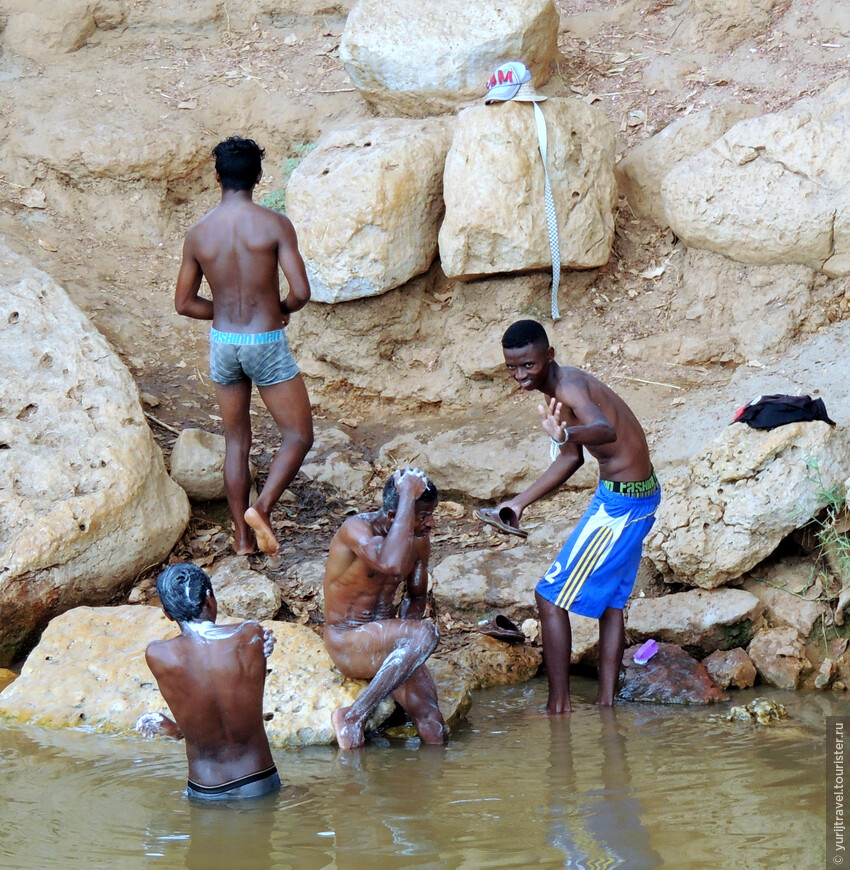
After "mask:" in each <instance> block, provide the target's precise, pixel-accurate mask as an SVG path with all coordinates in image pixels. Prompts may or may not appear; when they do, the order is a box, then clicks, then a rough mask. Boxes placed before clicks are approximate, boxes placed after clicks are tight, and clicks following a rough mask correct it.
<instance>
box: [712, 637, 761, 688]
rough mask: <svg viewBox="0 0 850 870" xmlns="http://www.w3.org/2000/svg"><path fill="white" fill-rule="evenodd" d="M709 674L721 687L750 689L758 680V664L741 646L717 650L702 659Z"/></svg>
mask: <svg viewBox="0 0 850 870" xmlns="http://www.w3.org/2000/svg"><path fill="white" fill-rule="evenodd" d="M702 663H703V664H704V665H705V667H706V669H707V670H708V673H709V676H710V677H711V679H712V680H714V682H715V683H716V684H717V685H718V686H719V687H720V688H721V689H728V688H729V687H730V686H733V687H734V688H736V689H748V688H749V687H750V686H752V685H753V684H754V683H755V681H756V666H755V665H754V664H753V660H752V659H751V658H750V657H749V656H748V655H747V653H746V651H745V650H743V649H741V648H740V647H738V648H736V649H729V650H717V651H716V652H713V653H712V654H711V655H710V656H708V657H707V658H704V659H703V660H702Z"/></svg>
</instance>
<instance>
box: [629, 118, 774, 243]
mask: <svg viewBox="0 0 850 870" xmlns="http://www.w3.org/2000/svg"><path fill="white" fill-rule="evenodd" d="M759 114H761V110H760V109H759V108H758V107H757V106H753V105H749V104H747V103H726V104H725V105H722V106H714V107H712V108H710V109H705V110H703V111H702V112H694V113H693V114H692V115H687V116H686V117H684V118H679V119H678V120H676V121H673V123H672V124H668V125H667V126H666V127H665V128H664V129H663V130H661V131H660V132H659V133H656V134H655V135H654V136H652V137H650V138H649V139H646V140H644V141H643V142H639V143H638V144H637V145H635V147H634V148H632V149H631V150H630V151H629V152H628V153H627V154H626V156H625V157H623V159H622V160H621V161H620V162H619V163H618V164H617V166H616V169H615V174H616V176H617V184H618V185H619V188H620V193H621V194H622V195H623V196H625V197H626V199H627V200H628V203H629V207H630V208H631V210H632V212H633V213H634V214H636V215H640V216H642V217H648V218H651V219H652V220H653V221H655V223H657V224H658V225H659V226H666V223H667V222H666V218H665V215H664V202H663V200H662V199H661V182H662V181H663V180H664V177H665V176H666V175H667V173H668V172H669V171H670V170H671V169H672V168H673V167H674V166H675V165H676V164H677V163H681V162H682V161H683V160H687V159H688V158H689V157H693V155H694V154H697V153H699V152H700V151H702V150H703V149H704V148H708V146H709V145H711V144H713V143H714V142H716V141H717V140H718V139H719V138H720V137H721V136H722V135H723V134H724V133H725V132H726V131H727V130H728V129H729V128H730V127H731V126H732V125H733V124H737V123H738V121H742V120H743V119H744V118H752V117H754V116H756V115H759Z"/></svg>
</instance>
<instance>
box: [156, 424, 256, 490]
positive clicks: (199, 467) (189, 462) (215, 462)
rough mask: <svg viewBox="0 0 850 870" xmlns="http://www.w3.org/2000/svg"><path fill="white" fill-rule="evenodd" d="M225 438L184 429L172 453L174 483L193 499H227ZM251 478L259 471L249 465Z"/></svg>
mask: <svg viewBox="0 0 850 870" xmlns="http://www.w3.org/2000/svg"><path fill="white" fill-rule="evenodd" d="M224 449H225V442H224V435H218V434H217V433H215V432H206V431H205V430H203V429H191V428H190V429H184V430H183V431H182V432H181V433H180V434H179V435H178V436H177V440H176V441H175V442H174V447H173V448H172V449H171V462H170V465H171V479H172V480H173V481H174V482H175V483H177V484H179V485H180V486H181V487H182V488H183V489H184V490H185V491H186V495H188V496H189V497H190V498H193V499H200V500H202V501H209V500H210V499H221V498H226V496H227V493H226V491H225V489H224ZM250 468H251V477H252V478H254V477H256V476H257V467H256V465H254V463H253V462H251V463H250Z"/></svg>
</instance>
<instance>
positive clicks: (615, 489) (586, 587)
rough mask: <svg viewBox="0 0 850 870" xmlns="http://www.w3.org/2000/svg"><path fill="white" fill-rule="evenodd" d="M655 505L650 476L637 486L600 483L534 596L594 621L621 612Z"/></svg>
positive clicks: (654, 484)
mask: <svg viewBox="0 0 850 870" xmlns="http://www.w3.org/2000/svg"><path fill="white" fill-rule="evenodd" d="M660 503H661V487H660V486H659V484H658V480H657V478H656V477H655V474H654V473H653V475H652V476H651V477H649V478H648V479H647V480H641V481H636V482H627V483H621V482H615V481H610V480H600V481H599V486H598V487H597V489H596V493H595V495H594V496H593V500H592V501H591V502H590V505H589V507H588V508H587V510H586V511H585V512H584V515H583V516H582V518H581V519H580V520H579V523H578V525H577V526H576V527H575V530H574V531H573V533H572V534H571V535H570V537H569V538H568V539H567V542H566V544H564V546H563V547H562V548H561V552H560V553H558V557H557V559H555V561H554V562H553V563H552V567H551V568H550V569H549V570H548V571H547V572H546V576H545V577H544V578H543V579H542V580H541V581H540V582H539V583H538V584H537V592H539V593H540V595H542V596H543V598H545V599H546V600H547V601H551V602H552V603H553V604H556V605H557V606H558V607H562V608H563V609H564V610H569V611H570V612H571V613H578V614H580V615H581V616H591V617H593V618H594V619H599V617H600V616H602V614H603V613H604V612H605V608H607V607H614V608H616V609H618V610H622V608H623V607H624V606H625V604H626V601H628V598H629V595H631V593H632V589H633V588H634V585H635V580H636V579H637V572H638V568H639V567H640V557H641V550H642V548H643V539H644V538H645V537H646V536H647V534H648V533H649V530H650V529H651V528H652V525H653V523H654V522H655V511H656V509H657V508H658V505H659V504H660Z"/></svg>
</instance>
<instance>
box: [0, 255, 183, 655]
mask: <svg viewBox="0 0 850 870" xmlns="http://www.w3.org/2000/svg"><path fill="white" fill-rule="evenodd" d="M0 341H2V346H3V350H4V353H3V363H2V365H0V368H2V377H0V457H2V461H0V663H4V662H7V661H9V660H10V659H11V658H12V657H14V655H15V653H16V652H17V651H18V650H19V649H20V648H21V647H22V646H23V645H24V644H25V643H26V642H27V640H28V639H29V638H30V637H31V636H32V635H33V634H34V633H35V632H37V631H38V630H40V629H41V628H42V627H43V626H45V625H46V624H47V622H48V621H49V620H50V619H51V618H52V617H53V616H56V615H57V614H59V613H62V612H63V611H65V610H68V609H70V608H72V607H76V606H77V605H79V604H98V603H105V602H107V601H110V600H112V599H114V598H115V597H116V596H118V595H121V594H122V593H123V592H126V591H127V590H128V589H129V588H130V586H131V585H132V583H133V580H134V579H135V578H136V577H137V576H138V574H139V573H140V572H142V571H143V570H145V569H147V568H149V567H150V566H151V565H156V564H157V563H159V562H160V561H162V560H163V559H164V558H165V557H166V556H167V555H168V553H169V551H170V550H171V548H172V547H173V546H174V544H175V543H176V542H177V540H178V539H179V538H180V536H181V534H182V533H183V530H184V529H185V527H186V524H187V523H188V520H189V503H188V500H187V499H186V495H185V493H184V492H183V490H182V489H180V487H179V486H177V484H175V483H174V482H173V481H172V480H171V479H170V478H169V477H168V475H167V473H166V471H165V463H164V462H163V458H162V453H161V452H160V450H159V447H157V445H156V443H155V441H154V440H153V437H152V436H151V432H150V429H149V428H148V425H147V422H146V420H145V417H144V414H143V412H142V408H141V405H140V403H139V393H138V390H137V389H136V385H135V384H134V382H133V379H132V377H131V376H130V373H129V372H128V371H127V369H126V367H125V366H124V364H123V363H122V362H121V361H120V360H119V359H118V357H117V356H116V355H115V353H114V352H113V351H112V349H111V348H110V347H109V345H108V344H107V342H106V341H105V340H104V339H103V337H102V336H101V335H100V334H99V333H98V332H97V330H95V328H94V327H93V326H92V324H91V323H90V322H89V320H88V319H87V318H86V317H85V315H84V314H83V313H82V312H81V311H80V310H79V309H78V308H77V307H76V306H75V305H74V304H73V303H72V302H71V301H70V299H69V298H68V296H67V295H66V293H65V291H64V290H62V288H61V287H59V286H58V285H57V284H56V283H55V282H54V281H53V280H52V279H51V278H50V277H49V276H48V275H46V274H45V273H43V272H41V271H39V270H38V269H35V268H34V267H33V266H32V265H31V264H30V263H29V262H28V261H27V260H25V259H24V258H22V257H19V256H17V255H16V254H13V253H11V252H10V251H9V250H8V249H6V248H0Z"/></svg>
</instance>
